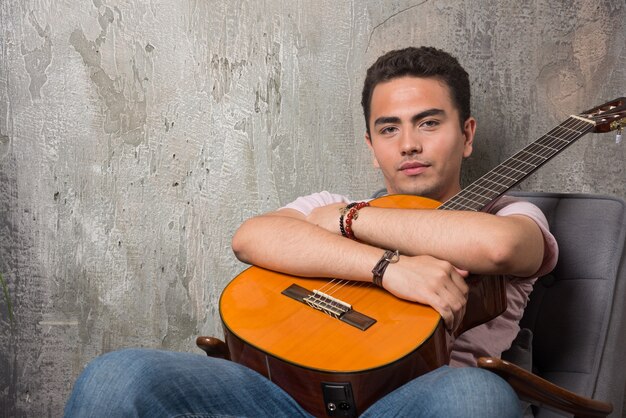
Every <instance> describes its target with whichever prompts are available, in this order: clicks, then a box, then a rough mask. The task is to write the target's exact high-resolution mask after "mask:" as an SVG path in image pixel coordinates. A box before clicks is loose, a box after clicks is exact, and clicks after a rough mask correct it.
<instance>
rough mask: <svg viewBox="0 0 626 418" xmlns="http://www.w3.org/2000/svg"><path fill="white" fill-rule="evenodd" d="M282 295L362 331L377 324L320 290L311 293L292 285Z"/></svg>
mask: <svg viewBox="0 0 626 418" xmlns="http://www.w3.org/2000/svg"><path fill="white" fill-rule="evenodd" d="M281 293H282V294H283V295H285V296H288V297H290V298H292V299H294V300H297V301H298V302H301V303H304V304H305V305H307V306H310V307H311V308H314V309H317V310H318V311H321V312H324V313H325V314H327V315H329V316H331V317H333V318H336V319H338V320H340V321H342V322H345V323H346V324H349V325H352V326H353V327H356V328H358V329H360V330H361V331H365V330H366V329H368V328H369V327H371V326H372V325H374V324H375V323H376V320H375V319H374V318H370V317H369V316H367V315H364V314H362V313H360V312H357V311H355V310H354V309H352V305H350V304H348V303H345V302H343V301H341V300H339V299H336V298H334V297H332V296H330V295H327V294H326V293H324V292H320V291H319V290H313V291H310V290H308V289H305V288H304V287H302V286H299V285H297V284H292V285H291V286H289V287H288V288H287V289H285V290H283V291H282V292H281Z"/></svg>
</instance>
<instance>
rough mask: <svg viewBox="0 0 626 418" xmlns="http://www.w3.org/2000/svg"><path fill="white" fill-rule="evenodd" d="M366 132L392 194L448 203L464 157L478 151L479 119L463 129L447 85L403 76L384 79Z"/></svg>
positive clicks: (456, 187)
mask: <svg viewBox="0 0 626 418" xmlns="http://www.w3.org/2000/svg"><path fill="white" fill-rule="evenodd" d="M370 108H371V111H370V120H369V127H370V133H371V137H370V136H369V135H367V134H366V136H365V137H366V140H367V143H368V146H369V147H370V149H371V150H372V153H373V157H374V165H375V166H376V167H378V168H380V169H381V171H382V173H383V176H384V177H385V185H386V186H387V191H388V192H389V193H400V194H413V195H419V196H424V197H429V198H431V199H435V200H438V201H440V202H444V201H446V200H448V199H449V198H450V197H452V196H454V195H455V194H456V193H457V192H459V191H460V189H461V186H460V172H461V161H462V160H463V158H464V157H468V156H469V155H470V154H471V153H472V141H473V139H474V131H475V128H476V121H475V120H474V119H473V118H469V119H468V120H466V121H465V123H464V126H463V129H461V127H460V125H459V113H458V110H457V109H456V107H455V106H454V104H453V102H452V99H451V97H450V91H449V88H448V86H447V85H446V84H444V83H443V82H442V81H439V80H437V79H435V78H418V77H401V78H395V79H393V80H391V81H387V82H384V83H380V84H378V85H377V86H376V87H375V88H374V92H373V94H372V102H371V106H370Z"/></svg>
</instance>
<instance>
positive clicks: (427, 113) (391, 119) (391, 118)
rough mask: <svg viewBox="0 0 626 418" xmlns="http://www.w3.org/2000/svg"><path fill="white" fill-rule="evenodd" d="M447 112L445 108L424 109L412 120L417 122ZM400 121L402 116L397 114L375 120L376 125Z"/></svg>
mask: <svg viewBox="0 0 626 418" xmlns="http://www.w3.org/2000/svg"><path fill="white" fill-rule="evenodd" d="M445 113H446V112H445V111H444V110H443V109H436V108H433V109H428V110H424V111H423V112H420V113H418V114H416V115H413V116H412V117H411V122H412V123H414V124H415V123H416V122H417V121H419V120H421V119H424V118H427V117H429V116H439V115H445ZM400 122H401V121H400V118H399V117H397V116H381V117H379V118H377V119H376V120H375V121H374V126H377V125H384V124H386V123H400Z"/></svg>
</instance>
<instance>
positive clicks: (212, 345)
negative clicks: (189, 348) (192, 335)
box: [196, 337, 230, 360]
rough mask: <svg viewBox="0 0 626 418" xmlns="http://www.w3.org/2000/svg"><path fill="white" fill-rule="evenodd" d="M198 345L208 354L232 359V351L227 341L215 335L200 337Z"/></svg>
mask: <svg viewBox="0 0 626 418" xmlns="http://www.w3.org/2000/svg"><path fill="white" fill-rule="evenodd" d="M196 345H197V346H198V347H199V348H201V349H202V350H203V351H204V352H205V353H206V355H207V356H209V357H217V358H223V359H225V360H230V351H229V350H228V346H227V345H226V343H225V342H224V341H222V340H220V339H218V338H215V337H198V338H196Z"/></svg>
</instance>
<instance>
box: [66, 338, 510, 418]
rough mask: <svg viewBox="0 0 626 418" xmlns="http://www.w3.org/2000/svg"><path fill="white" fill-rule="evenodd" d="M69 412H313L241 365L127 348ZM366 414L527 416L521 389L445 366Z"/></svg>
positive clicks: (96, 374) (92, 375)
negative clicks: (522, 408)
mask: <svg viewBox="0 0 626 418" xmlns="http://www.w3.org/2000/svg"><path fill="white" fill-rule="evenodd" d="M65 416H66V417H296V416H302V417H310V415H309V414H308V413H307V412H306V411H304V410H303V409H302V408H301V407H300V406H299V405H298V404H297V403H296V402H295V401H294V400H293V399H292V398H291V397H290V396H289V395H288V394H287V393H286V392H285V391H283V390H282V389H281V388H279V387H278V386H276V385H275V384H273V383H272V382H270V381H269V380H267V379H266V378H264V377H263V376H261V375H260V374H258V373H256V372H254V371H252V370H250V369H248V368H246V367H243V366H240V365H239V364H236V363H233V362H230V361H225V360H220V359H214V358H208V357H206V356H205V355H200V354H191V353H175V352H168V351H158V350H148V349H127V350H121V351H116V352H112V353H108V354H105V355H103V356H101V357H99V358H97V359H95V360H94V361H92V362H91V363H90V364H89V365H88V366H87V367H86V369H85V370H84V371H83V373H82V374H81V375H80V377H79V378H78V380H77V381H76V383H75V385H74V390H73V392H72V394H71V396H70V399H69V400H68V402H67V405H66V407H65ZM362 416H363V417H366V416H367V417H382V416H384V417H390V416H400V417H409V416H410V417H446V418H450V417H480V418H487V417H497V418H506V417H520V416H521V408H520V403H519V400H518V398H517V396H516V395H515V392H514V391H513V389H512V388H511V387H510V386H509V385H508V384H507V383H506V382H505V381H504V380H502V379H501V378H500V377H498V376H496V375H495V374H493V373H490V372H487V371H484V370H481V369H477V368H460V369H457V368H450V367H442V368H439V369H437V370H435V371H433V372H430V373H428V374H426V375H423V376H421V377H419V378H417V379H415V380H413V381H411V382H409V383H407V384H406V385H404V386H402V387H400V388H398V389H396V390H395V391H393V392H392V393H390V394H389V395H387V396H385V397H384V398H382V399H380V400H379V401H377V402H376V403H375V404H374V405H372V406H371V407H370V408H368V409H367V411H365V412H364V413H363V415H362Z"/></svg>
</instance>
